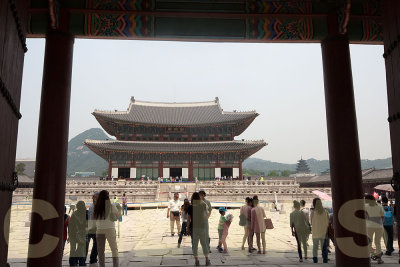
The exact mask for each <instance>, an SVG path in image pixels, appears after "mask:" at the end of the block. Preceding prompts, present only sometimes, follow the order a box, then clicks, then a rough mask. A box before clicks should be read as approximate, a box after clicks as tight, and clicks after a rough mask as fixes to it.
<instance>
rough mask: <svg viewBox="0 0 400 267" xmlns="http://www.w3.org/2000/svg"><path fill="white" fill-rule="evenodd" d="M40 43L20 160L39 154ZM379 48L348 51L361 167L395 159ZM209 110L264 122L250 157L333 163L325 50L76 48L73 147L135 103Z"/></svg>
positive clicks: (113, 44)
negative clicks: (97, 112) (108, 116)
mask: <svg viewBox="0 0 400 267" xmlns="http://www.w3.org/2000/svg"><path fill="white" fill-rule="evenodd" d="M44 44H45V41H44V39H28V41H27V45H28V48H29V51H28V53H27V54H26V57H25V65H24V77H23V84H22V98H21V113H22V119H21V120H20V124H19V135H18V148H17V158H18V159H22V158H34V157H35V155H36V141H37V130H38V129H37V128H38V119H39V106H40V92H41V82H42V71H43V57H44ZM382 54H383V47H382V46H367V45H352V46H351V56H352V66H353V80H354V90H355V99H356V107H357V118H358V131H359V138H360V150H361V158H363V159H377V158H386V157H390V156H391V152H390V139H389V127H388V123H387V120H386V119H387V117H388V115H387V114H388V111H387V94H386V78H385V66H384V60H383V58H382ZM131 96H134V97H135V99H137V100H145V101H159V102H187V101H210V100H214V99H215V97H216V96H218V97H219V100H220V104H221V106H222V108H223V109H224V110H226V111H232V110H234V109H236V110H238V111H248V110H256V111H257V112H258V113H259V114H260V116H258V117H257V118H256V119H255V121H254V122H253V123H252V124H251V125H250V127H249V128H248V129H247V130H246V131H245V132H244V133H243V134H242V135H241V136H239V137H237V139H242V138H243V139H248V140H259V139H263V140H265V141H266V142H267V143H268V146H267V147H265V148H263V149H262V150H261V151H259V152H258V153H256V154H254V156H253V157H258V158H262V159H266V160H271V161H278V162H285V163H295V162H296V161H297V160H298V159H300V157H303V158H316V159H328V144H327V132H326V117H325V99H324V84H323V74H322V59H321V48H320V45H319V44H247V43H246V44H244V43H242V44H240V43H188V42H165V41H158V42H157V41H114V40H79V39H77V40H75V46H74V59H73V74H72V98H71V117H70V131H69V138H70V139H71V138H73V137H74V136H76V135H77V134H79V133H81V132H83V131H85V130H87V129H89V128H95V127H96V128H97V127H100V125H99V123H98V122H97V121H96V120H95V118H94V117H93V115H91V112H93V110H94V109H102V110H115V109H117V110H126V109H127V108H128V106H129V102H130V98H131Z"/></svg>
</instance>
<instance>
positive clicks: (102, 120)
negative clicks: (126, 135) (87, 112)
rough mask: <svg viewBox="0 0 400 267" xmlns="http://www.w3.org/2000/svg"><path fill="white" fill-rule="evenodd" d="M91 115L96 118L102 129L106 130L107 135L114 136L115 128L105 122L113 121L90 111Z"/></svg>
mask: <svg viewBox="0 0 400 267" xmlns="http://www.w3.org/2000/svg"><path fill="white" fill-rule="evenodd" d="M92 115H93V116H94V117H95V118H96V120H97V121H98V122H99V124H100V125H101V127H102V128H103V129H104V131H106V132H107V133H108V134H109V135H111V136H114V137H116V132H115V128H114V127H110V126H109V125H108V124H107V122H111V123H114V122H113V121H111V120H107V119H105V118H104V117H102V116H98V114H95V113H94V112H93V113H92Z"/></svg>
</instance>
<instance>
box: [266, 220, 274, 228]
mask: <svg viewBox="0 0 400 267" xmlns="http://www.w3.org/2000/svg"><path fill="white" fill-rule="evenodd" d="M264 222H265V228H266V229H274V224H273V223H272V220H271V219H270V218H265V219H264Z"/></svg>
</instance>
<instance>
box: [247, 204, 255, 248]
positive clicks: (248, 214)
mask: <svg viewBox="0 0 400 267" xmlns="http://www.w3.org/2000/svg"><path fill="white" fill-rule="evenodd" d="M253 207H254V203H253V199H252V198H249V204H248V206H247V225H248V232H249V237H248V241H247V242H248V245H249V252H250V253H252V252H253V251H255V250H257V249H255V248H254V247H253V236H254V231H253V228H252V227H251V210H252V209H253Z"/></svg>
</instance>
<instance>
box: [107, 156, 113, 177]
mask: <svg viewBox="0 0 400 267" xmlns="http://www.w3.org/2000/svg"><path fill="white" fill-rule="evenodd" d="M111 171H112V164H111V160H110V161H109V162H108V177H107V180H111Z"/></svg>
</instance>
